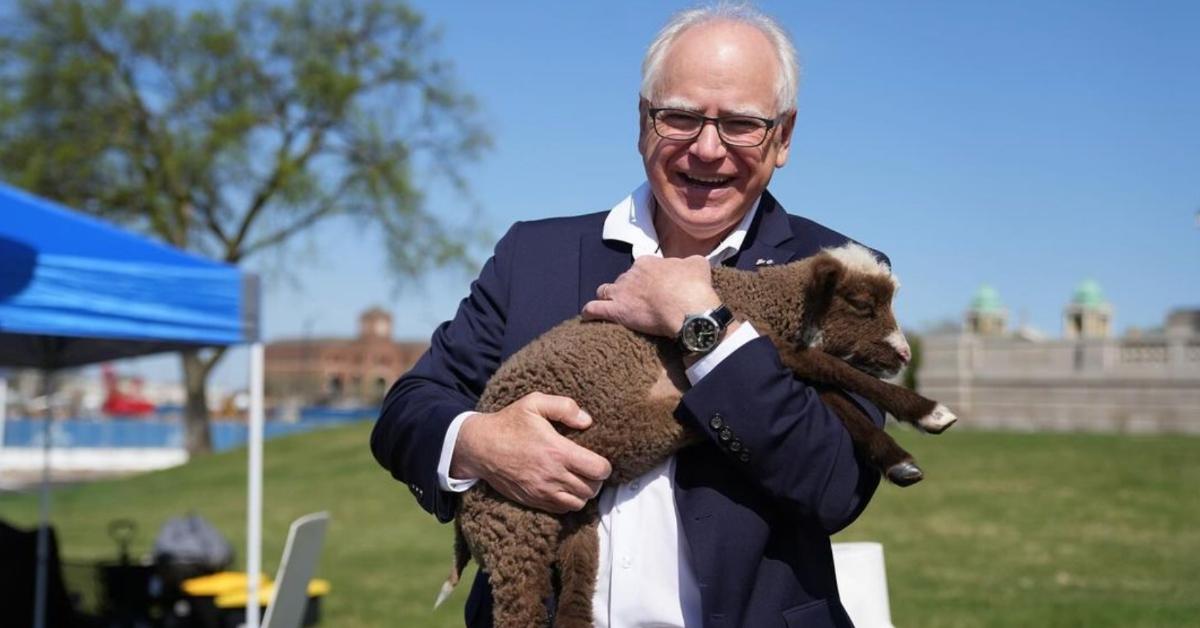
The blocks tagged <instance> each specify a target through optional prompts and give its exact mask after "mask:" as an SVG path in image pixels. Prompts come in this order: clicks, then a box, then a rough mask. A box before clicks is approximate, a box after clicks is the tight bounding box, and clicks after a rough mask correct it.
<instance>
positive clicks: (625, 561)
mask: <svg viewBox="0 0 1200 628" xmlns="http://www.w3.org/2000/svg"><path fill="white" fill-rule="evenodd" d="M632 566H633V559H632V558H630V557H628V556H622V557H621V569H629V568H630V567H632Z"/></svg>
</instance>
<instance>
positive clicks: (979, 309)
mask: <svg viewBox="0 0 1200 628" xmlns="http://www.w3.org/2000/svg"><path fill="white" fill-rule="evenodd" d="M966 328H967V330H968V331H970V332H971V333H973V334H978V335H980V336H1003V335H1004V334H1005V332H1006V331H1007V330H1008V310H1006V309H1005V308H1004V304H1003V303H1001V302H1000V293H999V292H996V289H995V288H993V287H991V286H989V285H988V284H983V285H982V286H979V290H978V291H976V292H975V296H974V297H972V298H971V305H970V307H968V308H967V313H966Z"/></svg>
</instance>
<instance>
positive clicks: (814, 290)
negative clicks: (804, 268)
mask: <svg viewBox="0 0 1200 628" xmlns="http://www.w3.org/2000/svg"><path fill="white" fill-rule="evenodd" d="M845 274H846V266H845V265H844V264H842V263H841V262H840V261H838V260H837V259H836V258H834V257H833V256H832V255H826V254H822V255H821V256H820V257H818V258H817V259H815V260H813V267H812V285H810V286H809V287H808V295H807V296H808V299H807V300H806V303H805V309H809V308H811V309H812V310H813V311H814V312H820V313H822V314H824V313H825V310H828V309H829V305H830V304H831V303H833V294H834V293H835V292H837V286H838V283H839V282H841V281H842V277H844V276H845Z"/></svg>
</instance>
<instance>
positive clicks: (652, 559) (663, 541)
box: [438, 183, 759, 628]
mask: <svg viewBox="0 0 1200 628" xmlns="http://www.w3.org/2000/svg"><path fill="white" fill-rule="evenodd" d="M758 203H759V201H757V200H756V201H755V202H754V205H752V206H751V208H750V211H748V212H746V215H745V216H744V217H743V218H742V221H741V222H740V223H738V225H737V227H736V228H734V230H733V231H732V232H730V234H729V235H728V236H726V238H725V239H724V240H723V241H722V242H721V243H720V244H718V245H717V247H716V248H714V249H713V251H712V252H711V253H709V254H708V256H707V257H708V260H709V262H710V263H711V264H713V265H717V264H720V263H721V262H722V261H724V260H726V259H728V258H729V257H731V256H733V255H734V254H735V253H737V251H738V249H740V248H741V246H742V242H743V241H744V240H745V238H746V232H747V230H749V228H750V223H751V221H753V219H754V214H755V212H757V211H758ZM603 237H604V239H605V240H616V241H620V242H625V243H627V244H629V245H630V246H632V249H633V250H632V253H633V257H634V258H637V257H640V256H642V255H654V256H658V257H661V256H662V252H661V251H660V249H659V243H658V234H657V232H656V231H655V229H654V200H653V196H652V195H651V191H650V185H649V183H643V184H642V185H641V186H640V187H638V188H637V189H636V190H634V192H633V193H632V194H630V195H629V196H628V197H626V198H625V199H624V200H622V201H621V202H620V203H617V204H616V205H615V206H614V207H613V208H612V209H611V210H610V211H609V213H608V217H607V219H605V221H604V231H603ZM756 337H758V333H757V332H756V331H755V330H754V328H753V327H751V326H750V324H749V323H743V324H742V325H741V326H740V327H739V328H738V329H737V330H736V331H735V332H734V333H732V334H730V335H729V336H727V337H726V338H725V339H724V340H723V341H722V342H721V344H720V345H718V346H717V347H716V348H715V349H713V351H711V352H710V353H709V354H708V355H706V356H704V357H703V358H701V359H700V360H699V361H697V362H696V363H695V364H693V365H692V366H691V368H689V369H688V370H687V377H688V380H689V381H691V382H692V383H693V384H695V383H696V382H698V381H700V379H701V378H702V377H704V376H705V375H706V374H708V373H709V372H710V371H712V369H713V368H715V367H716V366H717V364H719V363H720V362H721V360H723V359H725V357H726V356H728V355H729V354H731V353H733V351H735V350H736V349H737V348H739V347H741V346H742V345H743V344H745V343H747V342H749V341H751V340H753V339H755V338H756ZM471 414H473V413H472V412H464V413H462V414H460V415H459V416H457V417H455V419H454V421H453V422H452V423H451V424H450V428H449V429H448V430H447V431H446V438H445V440H444V441H443V444H442V452H441V458H440V459H439V461H438V480H439V482H440V483H441V487H442V489H443V490H447V491H456V492H461V491H465V490H467V489H468V488H470V487H471V486H472V485H474V483H475V482H476V481H477V480H473V479H472V480H462V479H457V478H452V477H450V460H451V458H452V457H453V454H454V445H455V443H456V442H457V440H458V432H459V430H460V429H461V427H462V423H463V421H464V420H466V418H467V417H468V416H470V415H471ZM674 478H675V457H674V456H671V457H670V458H668V459H667V460H664V461H663V462H662V463H661V464H659V465H658V466H656V467H655V468H653V469H651V470H650V471H648V472H646V473H645V474H644V475H642V476H640V477H638V478H636V479H634V480H632V481H630V482H628V483H626V484H621V485H619V486H606V487H605V488H604V489H603V490H602V491H601V492H600V496H599V500H600V501H599V507H600V508H599V509H600V525H599V527H598V528H597V529H598V532H599V536H600V560H599V566H598V569H597V573H596V592H595V595H594V596H593V598H592V612H593V615H594V617H593V619H594V623H595V626H596V628H635V627H637V628H673V627H675V628H693V627H696V626H700V625H701V624H702V619H703V618H702V614H701V607H700V588H699V586H698V585H697V583H696V577H695V574H694V573H693V571H692V566H691V558H690V557H689V556H688V552H687V546H686V544H684V543H680V536H681V535H682V533H683V532H682V528H681V527H680V525H679V513H678V511H677V510H676V507H675V493H674V487H673V485H674Z"/></svg>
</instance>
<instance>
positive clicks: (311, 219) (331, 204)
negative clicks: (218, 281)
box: [225, 179, 349, 263]
mask: <svg viewBox="0 0 1200 628" xmlns="http://www.w3.org/2000/svg"><path fill="white" fill-rule="evenodd" d="M348 187H349V179H346V180H344V181H343V182H342V185H341V186H339V187H338V190H337V192H334V193H333V194H332V195H330V196H329V197H328V198H327V199H326V201H325V202H324V203H322V204H321V205H319V206H318V207H317V208H316V209H314V210H312V211H310V212H308V213H307V214H305V215H303V216H301V217H300V218H299V219H297V220H296V221H295V222H293V223H292V224H290V225H288V226H286V227H283V228H281V229H279V230H277V231H275V232H274V233H271V234H269V235H266V236H263V237H262V238H260V239H258V240H256V241H254V242H252V243H250V244H247V245H245V246H244V247H242V249H241V251H240V252H239V253H238V255H237V256H236V257H230V256H226V258H225V261H227V262H231V263H236V262H239V261H241V260H243V259H246V258H247V257H249V256H251V255H253V254H255V253H257V252H259V251H261V250H263V249H266V248H270V247H272V246H275V245H277V244H282V243H283V242H285V241H287V240H288V238H291V237H292V236H294V235H296V234H297V233H300V232H301V231H304V230H305V229H307V228H309V227H311V226H313V225H314V224H316V223H317V222H319V221H320V220H321V219H323V218H326V217H328V216H330V215H331V214H333V213H334V212H335V211H337V209H338V207H339V201H338V197H339V196H341V195H342V192H344V191H345V190H346V188H348ZM231 252H232V251H231Z"/></svg>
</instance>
